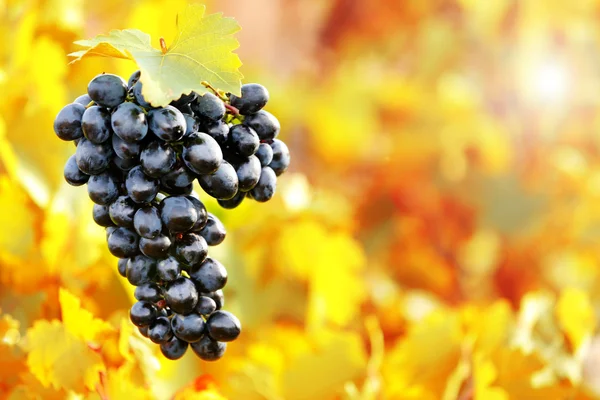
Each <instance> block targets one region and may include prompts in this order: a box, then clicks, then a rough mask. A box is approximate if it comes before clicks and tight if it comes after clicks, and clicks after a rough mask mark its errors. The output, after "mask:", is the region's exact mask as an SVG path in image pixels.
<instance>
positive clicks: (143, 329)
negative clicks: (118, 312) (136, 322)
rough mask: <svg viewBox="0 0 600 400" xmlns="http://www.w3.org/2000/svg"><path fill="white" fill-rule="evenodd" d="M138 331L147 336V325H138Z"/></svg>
mask: <svg viewBox="0 0 600 400" xmlns="http://www.w3.org/2000/svg"><path fill="white" fill-rule="evenodd" d="M138 331H139V332H140V334H141V335H142V336H143V337H148V325H146V326H138Z"/></svg>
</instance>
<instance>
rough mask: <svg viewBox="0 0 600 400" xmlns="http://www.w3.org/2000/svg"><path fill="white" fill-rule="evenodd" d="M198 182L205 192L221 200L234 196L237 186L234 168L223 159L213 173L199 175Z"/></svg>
mask: <svg viewBox="0 0 600 400" xmlns="http://www.w3.org/2000/svg"><path fill="white" fill-rule="evenodd" d="M198 182H199V183H200V186H201V187H202V189H204V191H205V192H206V193H207V194H209V195H210V196H212V197H214V198H217V199H222V200H228V199H231V198H232V197H233V196H235V194H236V193H237V192H238V187H239V182H238V177H237V174H236V172H235V168H233V166H232V165H231V164H229V163H228V162H227V161H225V160H223V162H222V163H221V166H220V167H219V169H217V170H216V171H215V172H214V173H212V174H210V175H201V176H199V177H198Z"/></svg>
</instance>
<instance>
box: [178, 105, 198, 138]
mask: <svg viewBox="0 0 600 400" xmlns="http://www.w3.org/2000/svg"><path fill="white" fill-rule="evenodd" d="M180 111H181V110H180ZM183 117H184V118H185V127H186V129H185V134H184V135H183V137H184V138H185V137H188V136H189V135H190V134H191V133H192V132H198V121H196V119H195V118H194V117H193V116H192V115H191V114H185V113H184V114H183Z"/></svg>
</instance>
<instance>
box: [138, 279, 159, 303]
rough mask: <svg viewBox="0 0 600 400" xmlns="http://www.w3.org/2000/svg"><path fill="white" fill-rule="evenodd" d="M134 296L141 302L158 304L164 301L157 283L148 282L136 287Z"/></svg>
mask: <svg viewBox="0 0 600 400" xmlns="http://www.w3.org/2000/svg"><path fill="white" fill-rule="evenodd" d="M133 296H134V297H135V298H136V299H137V300H139V301H149V302H151V303H156V302H158V301H160V300H161V299H162V292H161V290H160V288H159V287H158V285H157V284H156V283H153V282H147V283H144V284H143V285H140V286H138V287H136V288H135V292H133Z"/></svg>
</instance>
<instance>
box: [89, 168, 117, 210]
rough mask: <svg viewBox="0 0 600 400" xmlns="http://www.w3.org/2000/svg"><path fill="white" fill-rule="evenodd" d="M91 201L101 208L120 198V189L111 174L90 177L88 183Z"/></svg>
mask: <svg viewBox="0 0 600 400" xmlns="http://www.w3.org/2000/svg"><path fill="white" fill-rule="evenodd" d="M87 189H88V194H89V196H90V199H91V200H92V201H93V202H94V203H96V204H100V205H101V206H105V205H107V204H110V203H112V202H113V201H115V200H116V199H117V197H119V188H118V186H117V184H116V182H115V181H114V179H113V178H112V176H111V175H110V174H109V173H106V172H105V173H103V174H100V175H94V176H90V179H89V181H88V187H87Z"/></svg>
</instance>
